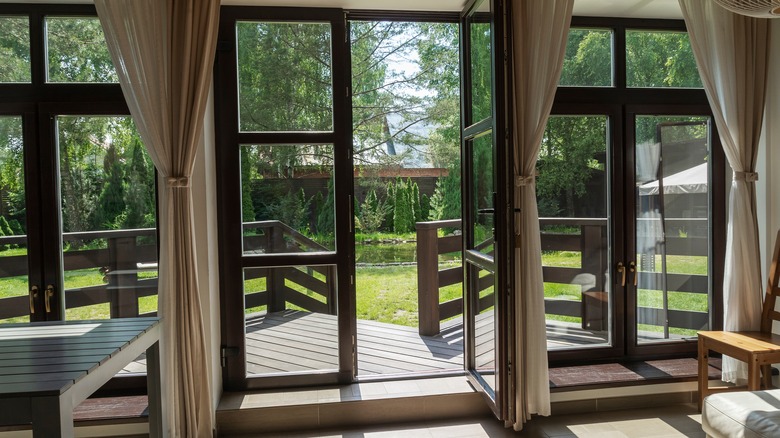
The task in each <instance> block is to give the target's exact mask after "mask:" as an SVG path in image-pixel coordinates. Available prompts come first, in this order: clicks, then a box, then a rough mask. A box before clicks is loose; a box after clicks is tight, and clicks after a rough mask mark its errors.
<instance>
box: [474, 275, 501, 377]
mask: <svg viewBox="0 0 780 438" xmlns="http://www.w3.org/2000/svg"><path fill="white" fill-rule="evenodd" d="M468 266H469V269H470V270H471V271H472V272H473V273H475V276H474V281H475V283H476V288H475V290H476V292H477V294H476V295H474V296H475V298H476V297H478V299H477V300H476V301H477V302H476V312H475V313H476V315H475V318H474V332H475V341H474V350H475V364H474V368H475V370H476V371H477V373H479V375H480V376H482V378H483V379H484V380H485V382H486V383H487V384H488V386H490V388H492V389H493V390H494V391H495V390H496V330H497V328H498V326H497V322H498V321H497V320H496V315H495V309H496V307H495V299H496V298H495V288H494V286H495V276H494V275H493V273H492V272H490V271H487V270H484V269H480V268H478V267H476V266H475V265H471V264H469V265H468Z"/></svg>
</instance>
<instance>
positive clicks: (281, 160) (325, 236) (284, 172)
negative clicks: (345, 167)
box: [241, 145, 336, 254]
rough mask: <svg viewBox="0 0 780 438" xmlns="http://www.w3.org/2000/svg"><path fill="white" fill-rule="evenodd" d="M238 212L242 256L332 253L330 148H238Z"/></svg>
mask: <svg viewBox="0 0 780 438" xmlns="http://www.w3.org/2000/svg"><path fill="white" fill-rule="evenodd" d="M241 209H242V218H243V223H244V254H283V253H296V252H317V251H333V250H334V249H335V231H336V225H335V217H336V215H335V192H334V189H333V146H332V145H305V146H302V145H295V146H288V145H273V146H269V145H251V146H242V147H241Z"/></svg>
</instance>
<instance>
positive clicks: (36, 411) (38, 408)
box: [31, 396, 73, 438]
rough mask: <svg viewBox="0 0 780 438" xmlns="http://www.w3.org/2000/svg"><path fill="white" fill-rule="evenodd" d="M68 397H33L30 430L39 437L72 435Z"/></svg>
mask: <svg viewBox="0 0 780 438" xmlns="http://www.w3.org/2000/svg"><path fill="white" fill-rule="evenodd" d="M67 398H68V397H59V396H48V397H33V398H32V400H31V411H32V432H33V437H34V438H39V437H63V438H72V437H73V406H72V403H69V402H68V400H67Z"/></svg>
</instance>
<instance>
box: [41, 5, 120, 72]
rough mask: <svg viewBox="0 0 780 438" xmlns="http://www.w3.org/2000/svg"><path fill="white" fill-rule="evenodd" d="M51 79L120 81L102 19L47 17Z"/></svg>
mask: <svg viewBox="0 0 780 438" xmlns="http://www.w3.org/2000/svg"><path fill="white" fill-rule="evenodd" d="M46 30H47V36H48V44H47V47H48V55H49V58H48V61H49V62H48V67H49V71H48V78H49V81H51V82H119V80H118V78H117V75H116V70H115V69H114V63H113V61H112V60H111V55H110V54H109V52H108V45H107V44H106V39H105V37H104V35H103V28H102V27H101V25H100V20H98V19H97V18H88V17H78V18H74V17H47V18H46Z"/></svg>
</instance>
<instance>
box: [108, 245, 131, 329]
mask: <svg viewBox="0 0 780 438" xmlns="http://www.w3.org/2000/svg"><path fill="white" fill-rule="evenodd" d="M135 240H136V239H135V237H118V238H109V239H108V257H109V271H108V291H109V294H110V297H111V298H110V300H111V301H110V308H111V318H112V319H113V318H132V317H136V316H138V294H137V290H138V289H137V288H138V264H137V260H136V242H135Z"/></svg>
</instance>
